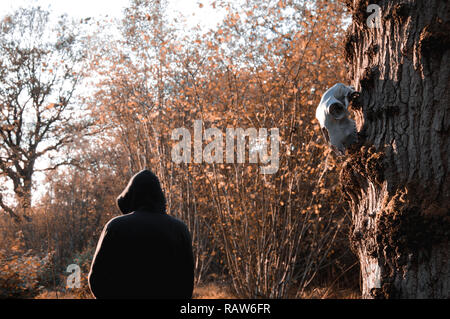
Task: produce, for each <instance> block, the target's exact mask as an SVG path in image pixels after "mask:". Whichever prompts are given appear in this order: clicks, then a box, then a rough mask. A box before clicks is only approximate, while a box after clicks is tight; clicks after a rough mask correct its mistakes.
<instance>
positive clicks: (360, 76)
mask: <svg viewBox="0 0 450 319" xmlns="http://www.w3.org/2000/svg"><path fill="white" fill-rule="evenodd" d="M346 2H347V6H348V7H349V9H350V11H351V13H352V15H353V21H352V25H351V26H350V28H349V31H348V34H347V38H346V43H345V51H346V58H347V63H348V65H349V68H350V70H349V77H350V78H351V79H352V83H353V85H355V87H356V89H357V90H358V91H360V92H361V95H360V98H359V100H358V101H356V102H355V103H354V104H353V105H352V109H353V111H354V115H355V119H356V121H357V127H358V131H359V137H360V144H359V145H358V147H355V148H354V149H353V151H351V152H350V154H349V158H348V159H347V160H346V161H345V163H344V166H343V169H342V172H341V185H342V189H343V192H344V194H345V195H346V197H347V199H348V200H349V202H350V205H351V209H352V219H353V220H352V227H351V233H350V240H351V243H352V249H353V250H354V252H355V253H356V254H357V256H358V257H359V260H360V264H361V273H362V280H363V284H362V294H363V297H364V298H449V297H450V261H449V235H450V218H449V206H450V205H449V203H450V200H449V197H450V194H449V185H450V181H449V176H448V168H449V164H450V163H449V158H448V155H449V150H450V143H449V140H448V137H449V124H450V121H449V117H450V81H449V73H450V50H449V49H450V1H447V0H445V1H442V0H430V1H419V0H417V1H371V2H369V1H361V0H348V1H346ZM371 3H376V6H375V14H376V13H378V11H377V8H378V9H379V13H380V15H381V20H380V22H381V23H380V24H379V25H378V26H377V25H375V27H373V25H371V23H370V21H369V22H368V21H367V19H368V18H369V17H370V16H371V14H372V13H371V12H370V11H371V10H369V12H367V8H368V6H369V4H371ZM372 8H373V6H372ZM369 9H370V8H369ZM372 10H373V9H372ZM371 26H372V27H371Z"/></svg>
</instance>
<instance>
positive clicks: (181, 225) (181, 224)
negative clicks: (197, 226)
mask: <svg viewBox="0 0 450 319" xmlns="http://www.w3.org/2000/svg"><path fill="white" fill-rule="evenodd" d="M165 216H167V217H166V218H167V219H169V220H170V221H171V222H172V223H173V224H174V225H176V227H178V228H179V229H182V230H187V229H188V227H187V225H186V224H185V223H184V222H183V221H182V220H181V219H178V218H176V217H174V216H171V215H168V214H165Z"/></svg>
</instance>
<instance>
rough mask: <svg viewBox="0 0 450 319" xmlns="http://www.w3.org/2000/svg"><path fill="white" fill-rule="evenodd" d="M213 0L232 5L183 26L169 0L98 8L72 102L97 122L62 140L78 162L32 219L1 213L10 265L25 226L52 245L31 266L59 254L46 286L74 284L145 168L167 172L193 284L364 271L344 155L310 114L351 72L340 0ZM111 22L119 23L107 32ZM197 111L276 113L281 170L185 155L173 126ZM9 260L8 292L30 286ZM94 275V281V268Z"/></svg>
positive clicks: (248, 284) (278, 286) (255, 119)
mask: <svg viewBox="0 0 450 319" xmlns="http://www.w3.org/2000/svg"><path fill="white" fill-rule="evenodd" d="M214 6H215V7H217V9H218V10H219V9H220V10H223V11H224V12H225V18H224V20H223V22H221V23H220V24H219V25H218V27H217V28H215V29H211V30H209V31H207V30H202V29H193V30H189V32H187V31H185V30H184V29H183V28H182V27H181V26H180V25H179V24H177V23H175V22H174V21H173V19H171V18H170V16H168V14H167V12H166V10H165V4H164V1H144V0H134V1H132V2H131V4H130V6H129V8H128V9H126V11H125V16H124V19H123V21H122V22H121V23H117V22H115V21H102V22H101V23H102V24H101V28H100V27H99V29H98V30H97V31H96V32H94V34H92V35H90V36H89V37H85V38H84V39H83V41H82V42H81V43H82V45H83V46H85V47H86V48H88V50H87V52H88V53H87V54H86V56H85V59H86V61H87V65H89V68H88V71H87V72H85V74H83V76H84V77H85V79H86V82H85V83H89V89H86V90H82V93H80V96H79V98H78V99H77V101H76V103H82V104H83V105H84V106H85V107H86V109H88V113H87V114H86V115H82V114H79V116H87V117H89V119H90V120H92V122H91V130H90V131H89V132H91V134H89V135H88V136H87V135H86V136H84V137H83V136H77V139H74V141H73V143H72V144H71V147H70V148H69V150H67V152H66V153H65V154H61V155H60V156H67V157H69V158H70V159H72V162H74V163H76V166H74V165H69V166H66V167H65V168H64V169H58V170H52V171H50V172H48V173H47V177H46V182H47V185H48V186H47V187H48V190H47V191H46V192H45V193H44V195H43V196H41V198H40V199H39V201H38V202H37V203H36V204H35V205H34V206H33V214H32V216H33V219H32V221H31V222H29V223H25V222H23V223H21V224H17V223H14V222H11V221H10V218H8V217H7V216H6V215H5V216H2V217H1V223H2V227H4V230H3V238H2V241H1V246H2V247H1V248H2V249H4V250H2V251H1V253H2V263H1V264H0V267H3V268H2V269H10V268H11V267H13V265H15V264H14V262H16V263H17V260H16V259H14V258H15V257H14V256H15V250H14V249H11V247H10V246H11V245H13V243H14V242H15V241H16V239H17V238H16V239H14V238H15V236H16V235H15V234H16V232H17V231H23V232H24V233H26V234H25V236H24V237H23V241H24V243H23V245H25V246H26V248H27V249H28V250H27V251H30V252H33V253H34V254H35V256H43V257H40V258H44V259H29V260H31V261H30V267H33V265H32V264H33V263H35V262H40V263H45V262H47V263H50V261H51V265H47V264H46V266H42V267H41V269H47V271H46V273H47V279H46V280H41V283H42V285H43V286H45V289H47V290H55V289H62V287H64V285H65V282H64V280H65V277H66V276H67V273H64V271H65V267H67V265H68V264H70V263H74V262H75V263H78V264H80V266H83V275H84V276H86V275H87V271H88V269H87V268H88V265H89V262H90V260H89V256H90V255H89V253H90V252H91V251H92V249H93V247H94V246H95V243H96V241H97V239H98V236H99V233H100V231H101V228H102V226H103V225H104V223H105V222H106V221H107V220H108V219H109V218H111V217H113V216H115V215H117V214H118V213H119V212H118V210H117V208H116V207H115V197H116V195H117V194H119V192H120V191H121V189H122V187H124V186H125V184H126V182H127V180H128V178H129V177H130V176H132V175H133V174H134V173H135V172H137V171H139V170H141V169H144V168H148V169H151V170H152V171H154V172H155V173H156V174H157V175H158V177H159V178H160V180H161V183H162V186H163V189H164V191H165V193H166V197H167V211H168V213H169V214H171V215H173V216H176V217H178V218H180V219H182V220H183V221H185V222H186V224H187V225H188V226H189V229H190V231H191V234H192V238H193V247H194V255H195V270H196V272H195V282H196V285H202V284H204V283H206V282H210V281H224V282H226V283H227V284H229V285H230V287H231V289H232V291H233V293H234V294H235V295H236V296H239V297H250V298H256V297H264V298H286V297H301V296H303V294H304V292H305V291H306V290H308V289H312V288H314V287H318V286H324V285H325V286H326V285H328V286H330V285H336V286H340V285H341V286H345V285H347V287H349V286H350V287H354V285H355V282H356V284H357V278H356V280H355V279H354V275H355V271H357V268H356V267H353V266H354V262H355V260H354V257H353V256H352V255H351V253H350V252H349V249H348V243H347V225H348V222H349V216H348V215H347V214H346V207H345V206H344V202H343V200H342V198H341V197H342V196H341V195H340V190H339V186H338V182H337V169H338V167H339V165H340V163H339V161H338V160H337V159H336V158H335V157H334V155H333V154H331V153H330V152H329V150H328V149H327V147H326V146H325V145H324V143H323V140H322V137H321V136H320V135H319V130H318V127H317V123H316V122H315V120H314V110H315V107H316V106H317V104H318V102H319V99H320V96H321V94H322V93H323V92H324V91H325V90H326V88H328V87H329V86H330V85H332V84H334V83H336V82H342V81H343V79H344V78H345V71H346V70H345V69H344V67H343V65H344V62H343V55H342V53H343V48H342V47H341V43H342V42H343V41H342V39H343V34H344V29H345V23H346V21H345V18H346V17H347V16H346V13H345V12H344V7H343V5H342V4H340V3H339V2H336V1H321V0H318V1H308V0H305V1H300V0H298V1H289V0H287V1H267V2H266V1H264V2H261V1H254V0H247V1H241V2H240V3H239V5H237V4H236V3H235V2H227V1H216V2H214ZM201 9H202V8H201V7H200V8H199V10H201ZM93 25H94V24H93ZM113 29H118V30H119V31H120V36H117V34H116V38H115V39H114V40H111V37H108V35H107V33H108V30H109V31H111V30H113ZM80 41H81V40H80ZM195 120H202V122H203V125H204V128H203V129H206V128H210V127H216V128H218V129H219V130H221V131H223V132H224V131H225V130H226V129H227V128H237V127H240V128H244V129H247V128H251V127H254V128H268V129H270V128H278V129H279V132H280V140H281V142H280V155H279V169H278V171H277V172H276V173H275V174H265V175H264V174H261V173H260V171H259V165H258V164H252V163H248V160H247V161H245V163H223V164H221V163H212V164H208V163H206V162H202V163H192V162H191V163H180V164H176V163H174V161H173V160H172V154H171V150H172V147H173V146H174V144H175V143H176V141H174V140H172V139H171V133H172V131H173V130H174V129H176V128H180V127H185V128H187V129H189V130H191V131H192V128H193V124H194V121H195ZM94 131H95V134H94V133H92V132H94ZM204 143H205V144H206V143H207V142H204ZM205 144H204V145H205ZM247 156H248V154H247ZM37 187H40V186H39V185H38V186H37ZM24 249H25V248H24ZM6 255H8V257H6ZM3 256H5V257H3ZM27 256H29V255H28V252H27V253H24V254H22V255H21V257H20V258H31V257H27ZM45 256H47V257H45ZM4 258H5V259H4ZM8 258H9V259H8ZM18 258H19V257H18ZM35 258H38V257H35ZM45 258H47V259H45ZM77 258H78V259H77ZM15 260H16V261H15ZM5 267H8V268H5ZM349 270H351V271H350V272H348V271H349ZM10 273H11V272H6V270H5V271H3V270H2V272H1V275H0V277H1V278H0V282H1V283H2V287H0V291H1V292H0V294H2V296H5V295H8V294H9V293H11V294H10V295H11V296H19V295H21V296H31V295H30V294H28V293H26V292H24V293H23V294H20V293H16V292H15V291H16V290H14V289H12V288H4V287H9V286H3V285H12V283H13V282H15V281H14V280H16V281H17V280H19V279H16V278H12V277H11V276H12V275H10ZM14 274H15V275H14V276H16V275H17V276H20V273H19V272H17V274H16V273H15V272H14ZM356 274H357V272H356ZM14 276H13V277H14ZM352 276H353V277H352ZM44 277H45V276H44ZM347 281H349V283H347V284H346V282H347ZM3 282H5V284H3ZM15 285H16V286H17V287H19V286H20V285H19V284H15ZM40 285H41V284H40ZM24 289H25V288H24ZM27 289H28V288H27ZM30 289H32V288H30ZM42 289H43V288H42ZM83 289H84V290H83V291H84V292H82V293H80V294H81V296H86V294H85V293H86V291H87V290H86V289H87V287H86V281H85V278H84V281H83ZM24 291H25V290H24ZM35 291H36V290H35Z"/></svg>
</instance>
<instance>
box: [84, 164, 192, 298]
mask: <svg viewBox="0 0 450 319" xmlns="http://www.w3.org/2000/svg"><path fill="white" fill-rule="evenodd" d="M117 204H118V206H119V208H120V210H121V211H122V213H123V214H124V215H122V216H118V217H115V218H113V219H111V220H110V221H109V222H108V223H107V224H106V225H105V227H104V229H103V232H102V234H101V236H100V239H99V241H98V244H97V249H96V252H95V255H94V259H93V261H92V265H91V270H90V273H89V287H90V289H91V292H92V294H93V295H94V296H95V297H96V298H167V299H172V298H180V299H186V298H191V297H192V290H193V286H194V262H193V254H192V243H191V235H190V233H189V230H188V228H187V227H186V225H185V224H184V223H183V222H181V221H180V220H178V219H176V218H174V217H171V216H169V215H167V214H166V200H165V196H164V193H163V191H162V189H161V186H160V183H159V180H158V178H157V177H156V175H155V174H153V173H152V172H151V171H149V170H143V171H141V172H139V173H137V174H136V175H134V176H133V177H132V178H131V180H130V182H129V183H128V186H127V187H126V188H125V189H124V191H123V192H122V194H120V195H119V197H118V198H117Z"/></svg>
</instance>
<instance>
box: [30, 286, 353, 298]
mask: <svg viewBox="0 0 450 319" xmlns="http://www.w3.org/2000/svg"><path fill="white" fill-rule="evenodd" d="M91 298H92V297H91ZM192 298H193V299H238V297H237V296H236V295H234V294H233V293H232V292H231V289H230V287H228V286H227V285H225V284H221V283H214V282H211V283H207V284H204V285H200V286H198V287H195V288H194V293H193V296H192ZM360 298H361V294H360V292H359V291H355V290H352V289H335V290H333V289H330V288H328V287H323V288H319V287H318V288H313V289H311V290H308V291H306V292H304V293H303V295H302V296H301V299H360ZM36 299H80V295H79V294H73V293H70V292H58V295H56V293H55V292H54V291H45V292H43V293H41V294H40V295H39V296H37V297H36ZM88 299H89V298H88Z"/></svg>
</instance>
